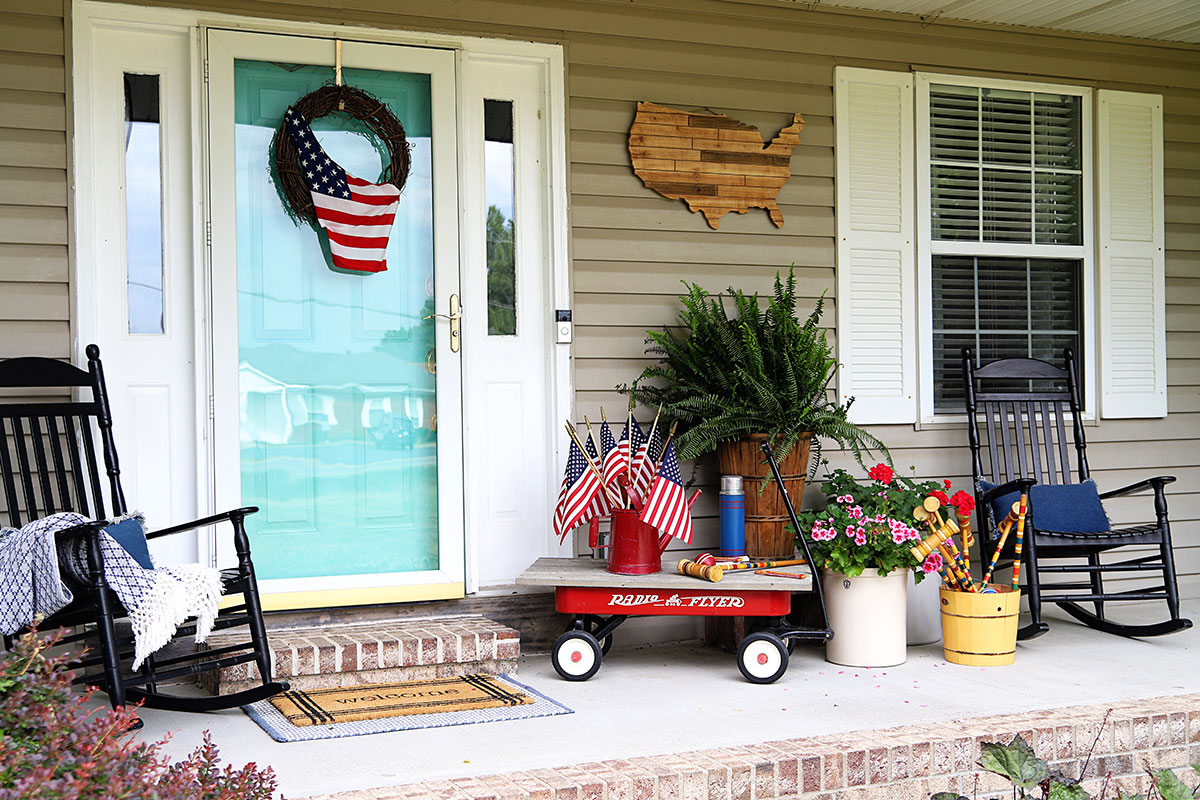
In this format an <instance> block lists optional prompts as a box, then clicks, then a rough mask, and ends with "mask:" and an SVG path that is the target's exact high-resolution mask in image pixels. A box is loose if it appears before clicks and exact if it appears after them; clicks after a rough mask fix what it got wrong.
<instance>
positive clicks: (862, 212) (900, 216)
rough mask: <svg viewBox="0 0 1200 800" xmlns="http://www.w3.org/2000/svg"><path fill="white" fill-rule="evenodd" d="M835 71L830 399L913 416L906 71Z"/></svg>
mask: <svg viewBox="0 0 1200 800" xmlns="http://www.w3.org/2000/svg"><path fill="white" fill-rule="evenodd" d="M835 77H836V81H835V82H836V100H837V106H836V114H837V117H836V125H837V154H836V155H837V311H838V313H837V345H838V359H839V361H840V362H841V368H840V372H839V375H838V397H839V399H840V400H842V401H845V400H846V399H847V398H849V397H854V398H855V401H854V405H853V407H852V408H851V412H850V413H851V419H852V420H853V421H855V422H857V423H904V422H915V421H916V417H917V404H916V381H917V370H916V364H917V358H916V341H917V330H916V325H917V318H916V304H915V302H914V294H915V291H916V286H915V280H914V268H915V267H914V263H915V247H914V236H913V232H914V229H915V228H914V213H915V211H914V205H913V193H914V183H913V169H914V162H913V79H912V76H911V75H909V74H908V73H900V72H885V71H880V70H868V69H857V68H851V67H839V68H838V69H837V72H836V76H835Z"/></svg>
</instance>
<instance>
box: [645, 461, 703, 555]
mask: <svg viewBox="0 0 1200 800" xmlns="http://www.w3.org/2000/svg"><path fill="white" fill-rule="evenodd" d="M639 516H640V519H641V520H642V521H643V522H645V523H647V524H649V525H653V526H654V527H655V528H658V529H659V530H660V531H662V532H663V533H669V534H671V535H672V536H674V537H675V538H677V539H679V540H680V541H683V542H685V543H688V544H690V543H691V541H692V514H691V504H690V503H688V500H687V493H686V492H684V490H683V476H682V475H681V474H680V472H679V459H678V457H676V455H675V443H674V442H670V443H668V444H667V451H666V452H665V453H663V457H662V464H661V465H659V468H658V475H657V476H656V477H655V478H654V484H653V485H652V486H651V487H650V494H649V496H647V498H646V504H645V505H644V506H643V507H642V513H641V514H640V515H639Z"/></svg>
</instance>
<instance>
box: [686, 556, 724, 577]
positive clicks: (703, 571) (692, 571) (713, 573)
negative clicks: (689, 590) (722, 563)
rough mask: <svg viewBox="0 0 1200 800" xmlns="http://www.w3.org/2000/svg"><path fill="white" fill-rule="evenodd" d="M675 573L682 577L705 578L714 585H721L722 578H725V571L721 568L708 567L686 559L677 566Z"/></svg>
mask: <svg viewBox="0 0 1200 800" xmlns="http://www.w3.org/2000/svg"><path fill="white" fill-rule="evenodd" d="M675 571H676V572H678V573H679V574H680V575H691V576H692V577H693V578H703V579H704V580H706V581H712V582H713V583H720V582H721V578H724V577H725V570H723V569H721V568H720V567H706V566H704V565H703V564H697V563H696V562H695V561H690V560H688V559H686V558H683V559H680V561H679V563H678V564H676V565H675Z"/></svg>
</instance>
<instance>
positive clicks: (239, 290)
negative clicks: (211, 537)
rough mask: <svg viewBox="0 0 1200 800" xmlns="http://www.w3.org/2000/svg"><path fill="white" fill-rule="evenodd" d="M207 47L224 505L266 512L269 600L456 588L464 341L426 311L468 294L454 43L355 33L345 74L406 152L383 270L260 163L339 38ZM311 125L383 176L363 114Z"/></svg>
mask: <svg viewBox="0 0 1200 800" xmlns="http://www.w3.org/2000/svg"><path fill="white" fill-rule="evenodd" d="M206 42H207V67H208V75H209V83H208V104H207V109H208V115H209V118H208V136H209V165H208V179H209V187H208V192H209V208H210V219H211V225H212V250H211V259H212V319H213V333H212V335H213V365H214V374H213V389H214V393H213V394H214V396H213V409H214V423H213V424H214V444H215V461H216V491H217V498H218V504H219V505H220V506H222V507H229V506H239V505H256V506H259V507H260V508H261V511H260V512H259V513H258V514H256V515H253V516H252V517H250V518H249V519H248V528H249V532H250V537H251V548H252V550H253V553H254V560H255V568H256V570H257V573H258V576H259V584H260V588H261V589H262V591H263V592H264V595H265V597H264V603H265V605H266V607H268V608H298V607H318V606H331V605H353V604H363V603H382V602H396V601H404V600H428V599H439V598H449V597H460V596H462V594H463V592H464V574H465V570H464V542H463V499H462V497H463V493H462V485H463V474H462V461H463V459H462V411H461V409H462V397H461V365H460V354H459V353H458V352H457V349H458V348H457V347H455V348H454V349H452V348H451V338H450V334H449V325H448V323H447V321H446V320H444V319H433V318H426V317H428V316H429V315H431V314H433V313H434V312H435V311H436V312H440V313H443V314H444V313H446V312H447V310H448V309H449V306H450V303H451V298H452V297H454V296H456V295H458V294H459V291H460V290H459V264H458V192H457V186H458V172H457V158H458V147H457V131H456V119H455V109H456V88H455V56H454V53H453V51H450V50H441V49H432V48H416V47H403V46H393V45H380V44H366V43H361V42H344V43H343V46H342V66H343V77H344V80H345V81H346V83H348V84H351V85H354V86H357V87H359V88H362V89H364V90H366V91H368V92H370V93H371V94H373V95H375V96H376V97H378V98H379V99H380V100H381V101H383V102H384V103H386V104H387V105H388V107H389V108H390V109H391V110H392V112H393V113H394V114H395V115H396V116H397V117H398V118H399V119H400V121H401V123H402V124H403V125H404V127H405V130H406V134H407V140H408V142H409V144H410V145H411V146H412V151H411V153H412V168H411V171H410V174H409V176H408V179H407V183H406V184H405V186H404V189H403V193H402V194H401V197H400V205H399V208H398V210H397V212H396V221H395V223H394V226H393V228H392V231H391V235H390V239H389V241H388V244H387V248H386V259H387V270H386V271H384V272H379V273H373V274H371V273H348V272H344V271H338V270H335V269H333V268H332V267H331V266H330V265H329V264H328V263H327V261H326V255H325V254H324V253H323V252H322V244H323V240H324V236H325V234H324V233H323V232H322V233H320V234H318V233H317V232H316V231H314V230H313V229H312V228H311V227H309V226H307V225H302V226H297V225H296V224H294V223H293V221H292V220H291V219H289V218H288V216H287V215H286V213H285V211H284V208H283V206H282V204H281V201H280V198H279V195H278V194H277V193H276V190H275V186H274V182H273V180H272V178H271V176H270V174H269V172H268V166H269V162H270V156H269V144H270V141H271V137H272V136H273V134H274V132H275V130H276V128H278V126H279V125H280V123H281V121H282V118H283V114H284V113H285V111H286V110H287V108H288V107H289V106H290V105H291V104H292V103H294V102H295V101H296V100H298V99H299V98H300V97H301V96H303V95H305V94H307V93H308V92H310V91H312V90H314V89H316V88H318V87H319V86H320V85H321V84H322V83H324V82H326V81H328V80H330V79H332V78H333V77H334V70H333V67H334V61H335V43H334V41H333V40H332V39H314V38H303V37H294V36H275V35H267V34H255V33H245V32H235V31H224V30H208V31H207V32H206ZM313 130H314V132H315V134H316V137H317V139H318V141H319V142H320V143H321V146H322V147H323V148H324V150H325V151H326V153H327V154H328V156H329V157H330V158H332V159H333V160H334V161H335V162H337V163H338V164H340V165H341V166H342V167H343V168H345V170H346V171H347V172H348V173H349V174H351V175H355V176H358V177H360V178H362V179H364V180H366V181H368V182H372V183H373V182H375V181H376V180H377V179H378V176H379V175H380V172H381V169H382V166H383V164H382V163H381V159H385V158H386V157H387V156H386V150H385V149H384V150H383V151H382V155H381V152H380V150H381V148H380V146H379V143H378V142H376V141H373V140H372V139H371V138H370V137H369V136H366V135H364V129H363V128H362V127H361V126H360V123H357V122H355V121H352V120H349V119H348V118H346V117H345V116H341V117H339V116H338V115H337V114H332V115H329V116H327V117H323V118H320V119H318V120H315V121H313ZM222 556H224V557H228V554H226V553H222Z"/></svg>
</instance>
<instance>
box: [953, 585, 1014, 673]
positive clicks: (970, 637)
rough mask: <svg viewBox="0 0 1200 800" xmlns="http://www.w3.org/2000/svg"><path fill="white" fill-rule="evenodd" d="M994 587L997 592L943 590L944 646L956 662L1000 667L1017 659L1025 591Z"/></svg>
mask: <svg viewBox="0 0 1200 800" xmlns="http://www.w3.org/2000/svg"><path fill="white" fill-rule="evenodd" d="M991 586H992V588H993V589H995V590H996V593H995V594H991V593H988V594H976V593H974V592H956V591H952V590H950V589H946V588H943V589H942V648H943V650H944V651H945V656H946V660H947V661H949V662H951V663H952V664H965V665H966V666H969V667H1000V666H1004V665H1005V664H1011V663H1013V660H1014V659H1015V658H1016V653H1017V615H1018V614H1019V613H1020V611H1021V591H1020V590H1019V589H1013V588H1012V587H1011V586H998V585H996V584H992V585H991Z"/></svg>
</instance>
